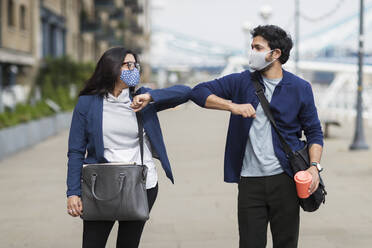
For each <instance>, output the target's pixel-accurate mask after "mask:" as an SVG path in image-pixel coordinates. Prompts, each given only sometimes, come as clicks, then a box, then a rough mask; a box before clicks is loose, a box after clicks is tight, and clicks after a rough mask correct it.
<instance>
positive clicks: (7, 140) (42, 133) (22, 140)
mask: <svg viewBox="0 0 372 248" xmlns="http://www.w3.org/2000/svg"><path fill="white" fill-rule="evenodd" d="M71 118H72V113H71V112H65V113H59V114H56V115H54V116H51V117H46V118H43V119H40V120H34V121H30V122H27V123H23V124H19V125H17V126H14V127H9V128H5V129H1V130H0V160H1V159H4V158H5V157H7V156H9V155H11V154H13V153H16V152H18V151H20V150H22V149H25V148H27V147H30V146H33V145H35V144H37V143H39V142H41V141H43V140H45V139H46V138H48V137H50V136H53V135H56V134H58V133H59V132H61V131H63V130H65V129H67V128H69V127H70V124H71Z"/></svg>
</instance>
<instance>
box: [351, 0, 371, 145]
mask: <svg viewBox="0 0 372 248" xmlns="http://www.w3.org/2000/svg"><path fill="white" fill-rule="evenodd" d="M363 25H364V1H363V0H360V17H359V51H358V66H359V70H358V89H357V105H356V112H357V115H356V121H355V133H354V141H353V143H352V144H351V146H350V150H366V149H368V145H367V143H366V142H365V138H364V130H363V98H362V96H363V56H364V50H363V49H364V48H363V46H364V27H363Z"/></svg>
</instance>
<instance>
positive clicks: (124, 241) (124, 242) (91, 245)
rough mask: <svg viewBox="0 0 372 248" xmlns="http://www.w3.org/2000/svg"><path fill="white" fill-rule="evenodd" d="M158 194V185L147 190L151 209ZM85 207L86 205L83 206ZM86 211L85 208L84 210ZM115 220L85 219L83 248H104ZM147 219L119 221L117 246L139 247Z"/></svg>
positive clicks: (121, 247)
mask: <svg viewBox="0 0 372 248" xmlns="http://www.w3.org/2000/svg"><path fill="white" fill-rule="evenodd" d="M157 194H158V185H156V187H155V188H151V189H148V190H147V199H148V202H149V208H150V210H151V208H152V206H153V205H154V202H155V199H156V197H157ZM83 208H84V206H83ZM83 211H84V210H83ZM114 223H115V221H85V220H84V231H83V248H104V247H105V246H106V242H107V239H108V236H109V234H110V231H111V229H112V227H113V225H114ZM144 226H145V221H119V229H118V236H117V240H116V247H117V248H137V247H138V245H139V242H140V239H141V235H142V231H143V227H144Z"/></svg>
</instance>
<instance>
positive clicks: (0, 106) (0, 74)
mask: <svg viewBox="0 0 372 248" xmlns="http://www.w3.org/2000/svg"><path fill="white" fill-rule="evenodd" d="M2 112H4V104H3V65H2V64H0V113H2Z"/></svg>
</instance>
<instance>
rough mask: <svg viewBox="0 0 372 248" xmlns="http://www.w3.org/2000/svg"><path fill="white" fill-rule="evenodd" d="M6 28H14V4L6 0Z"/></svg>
mask: <svg viewBox="0 0 372 248" xmlns="http://www.w3.org/2000/svg"><path fill="white" fill-rule="evenodd" d="M8 26H14V2H13V0H8Z"/></svg>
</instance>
